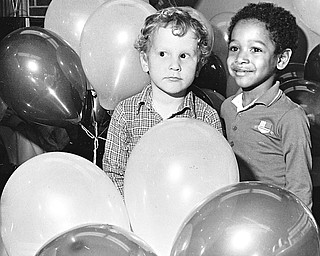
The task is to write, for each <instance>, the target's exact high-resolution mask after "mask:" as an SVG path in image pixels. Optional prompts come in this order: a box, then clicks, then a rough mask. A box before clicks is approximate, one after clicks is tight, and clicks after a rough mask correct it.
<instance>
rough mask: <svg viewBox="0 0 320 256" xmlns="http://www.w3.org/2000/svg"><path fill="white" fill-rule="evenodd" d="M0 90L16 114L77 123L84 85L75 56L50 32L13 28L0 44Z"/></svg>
mask: <svg viewBox="0 0 320 256" xmlns="http://www.w3.org/2000/svg"><path fill="white" fill-rule="evenodd" d="M0 67H1V68H0V69H1V72H0V94H1V98H2V99H3V100H4V101H5V103H6V104H7V105H8V106H9V107H11V108H12V109H13V110H14V111H15V112H16V113H17V115H18V116H19V117H21V118H22V119H24V120H26V121H29V122H34V123H38V124H46V125H52V126H61V127H63V126H67V125H69V124H77V123H78V122H79V121H80V119H81V110H82V107H83V103H84V97H85V90H86V81H87V80H86V77H85V74H84V71H83V69H82V65H81V61H80V58H79V56H78V55H77V54H76V52H74V51H73V50H72V48H71V47H70V46H69V45H68V44H67V43H66V42H64V41H63V40H62V39H61V38H60V37H59V36H58V35H56V34H55V33H54V32H50V31H48V30H46V29H43V28H40V27H27V28H21V29H18V30H15V31H14V32H12V33H10V34H9V35H8V36H7V37H5V38H4V39H3V40H2V41H1V43H0Z"/></svg>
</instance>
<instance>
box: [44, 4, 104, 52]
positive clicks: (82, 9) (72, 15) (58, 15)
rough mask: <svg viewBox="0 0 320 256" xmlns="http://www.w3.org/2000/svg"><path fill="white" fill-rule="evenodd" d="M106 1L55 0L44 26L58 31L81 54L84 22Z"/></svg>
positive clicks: (49, 7) (50, 6) (48, 11)
mask: <svg viewBox="0 0 320 256" xmlns="http://www.w3.org/2000/svg"><path fill="white" fill-rule="evenodd" d="M105 1H107V0H105ZM105 1H104V0H68V1H64V0H53V1H51V2H50V4H49V6H48V9H47V11H46V15H45V19H44V27H45V28H46V29H49V30H51V31H53V32H55V33H57V34H58V35H59V36H61V37H62V38H63V39H64V40H65V41H66V42H68V43H69V44H70V46H71V47H72V48H73V50H75V51H76V52H77V53H78V54H80V37H81V33H82V30H83V27H84V24H85V23H86V21H87V19H88V18H89V17H90V15H91V14H92V13H93V12H94V11H95V10H96V9H97V8H98V7H99V6H100V5H101V4H103V3H104V2H105Z"/></svg>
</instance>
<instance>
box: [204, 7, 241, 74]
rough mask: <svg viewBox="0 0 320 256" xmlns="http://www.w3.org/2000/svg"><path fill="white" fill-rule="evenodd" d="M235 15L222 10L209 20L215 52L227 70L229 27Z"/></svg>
mask: <svg viewBox="0 0 320 256" xmlns="http://www.w3.org/2000/svg"><path fill="white" fill-rule="evenodd" d="M234 15H235V13H234V12H221V13H218V14H216V15H215V16H213V17H212V18H211V19H210V20H209V22H210V23H211V25H212V28H213V34H214V44H213V49H212V51H213V53H215V54H216V55H217V56H218V57H219V58H220V59H221V61H222V63H223V64H224V68H225V69H226V70H227V65H226V61H227V56H228V41H229V38H228V28H229V25H230V21H231V18H232V17H233V16H234Z"/></svg>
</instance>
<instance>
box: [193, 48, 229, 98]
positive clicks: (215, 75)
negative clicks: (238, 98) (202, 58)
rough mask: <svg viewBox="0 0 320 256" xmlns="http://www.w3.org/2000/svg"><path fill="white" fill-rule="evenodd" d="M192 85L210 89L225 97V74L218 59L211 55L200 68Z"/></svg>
mask: <svg viewBox="0 0 320 256" xmlns="http://www.w3.org/2000/svg"><path fill="white" fill-rule="evenodd" d="M194 84H195V85H196V86H198V87H200V88H206V89H211V90H213V91H217V92H219V93H220V94H221V95H223V96H224V97H225V96H226V87H227V73H226V70H225V68H224V67H223V63H222V61H221V60H220V58H219V57H218V56H217V55H215V54H211V55H210V57H209V59H208V62H207V63H206V64H205V65H204V66H203V67H202V69H201V70H200V73H199V75H198V77H196V78H195V80H194Z"/></svg>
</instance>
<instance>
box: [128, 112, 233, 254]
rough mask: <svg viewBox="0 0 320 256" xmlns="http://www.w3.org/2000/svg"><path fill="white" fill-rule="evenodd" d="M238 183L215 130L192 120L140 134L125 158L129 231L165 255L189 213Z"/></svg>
mask: <svg viewBox="0 0 320 256" xmlns="http://www.w3.org/2000/svg"><path fill="white" fill-rule="evenodd" d="M238 181H239V173H238V165H237V162H236V159H235V156H234V153H233V151H232V149H231V147H230V145H229V144H228V142H227V141H226V139H225V138H224V137H223V136H222V135H221V134H220V133H219V132H218V131H217V130H216V129H215V128H214V127H212V126H210V125H209V124H207V123H205V122H203V121H200V120H196V119H191V118H175V119H171V120H166V121H164V122H163V123H161V124H158V125H156V126H154V127H152V128H151V129H150V130H149V131H147V132H146V133H145V134H144V136H143V137H142V138H141V139H140V141H139V142H138V144H137V145H136V146H135V148H134V149H133V151H132V153H131V155H130V157H129V159H128V164H127V168H126V173H125V178H124V197H125V202H126V206H127V210H128V214H129V218H130V222H131V225H132V229H133V232H134V233H136V234H137V235H138V236H139V237H141V238H142V239H143V240H145V241H146V242H147V243H148V244H149V245H150V246H151V247H152V248H153V249H154V251H155V252H156V254H157V255H158V256H168V255H170V250H171V248H172V245H173V241H174V238H175V236H176V234H177V232H178V230H179V227H180V225H182V223H183V221H184V219H185V218H186V217H187V216H188V214H189V213H190V212H191V210H192V209H193V208H194V207H195V206H196V205H197V204H198V203H199V202H200V201H202V200H203V199H204V198H205V197H207V196H208V195H209V194H211V193H212V192H214V191H216V190H217V189H219V188H221V187H223V186H225V185H229V184H232V183H236V182H238Z"/></svg>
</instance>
